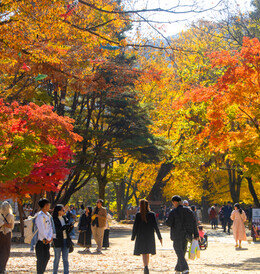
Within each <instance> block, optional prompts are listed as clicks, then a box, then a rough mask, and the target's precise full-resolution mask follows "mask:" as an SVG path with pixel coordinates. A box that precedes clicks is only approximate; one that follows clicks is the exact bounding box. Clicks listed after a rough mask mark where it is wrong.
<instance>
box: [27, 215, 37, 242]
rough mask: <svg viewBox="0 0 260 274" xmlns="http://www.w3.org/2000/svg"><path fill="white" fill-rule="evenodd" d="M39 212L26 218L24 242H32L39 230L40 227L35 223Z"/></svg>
mask: <svg viewBox="0 0 260 274" xmlns="http://www.w3.org/2000/svg"><path fill="white" fill-rule="evenodd" d="M37 215H38V214H35V215H34V216H33V217H31V216H29V217H28V218H27V219H26V220H24V242H25V243H26V244H30V243H31V241H32V239H33V237H34V236H35V234H36V233H37V232H38V228H37V227H36V225H35V220H36V217H37Z"/></svg>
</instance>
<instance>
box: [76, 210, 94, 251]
mask: <svg viewBox="0 0 260 274" xmlns="http://www.w3.org/2000/svg"><path fill="white" fill-rule="evenodd" d="M91 214H92V207H91V206H88V207H86V209H85V212H84V213H83V214H82V215H81V216H80V218H79V225H78V231H79V238H78V245H80V246H83V247H85V248H86V249H85V250H84V251H85V252H87V253H90V250H89V248H90V247H91V237H92V232H91Z"/></svg>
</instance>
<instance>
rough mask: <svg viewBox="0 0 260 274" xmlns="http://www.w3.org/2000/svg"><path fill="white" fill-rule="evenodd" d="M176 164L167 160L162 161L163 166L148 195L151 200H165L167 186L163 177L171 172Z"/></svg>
mask: <svg viewBox="0 0 260 274" xmlns="http://www.w3.org/2000/svg"><path fill="white" fill-rule="evenodd" d="M173 167H174V165H173V163H172V162H166V163H162V164H161V167H160V169H159V171H158V174H157V177H156V180H155V183H154V185H153V187H152V190H151V191H150V193H149V195H148V200H149V201H163V200H164V197H163V188H164V186H165V182H164V181H163V179H164V178H165V177H166V176H167V175H168V174H169V173H170V171H171V170H172V169H173Z"/></svg>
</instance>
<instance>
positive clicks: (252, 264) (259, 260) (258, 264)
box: [205, 257, 260, 271]
mask: <svg viewBox="0 0 260 274" xmlns="http://www.w3.org/2000/svg"><path fill="white" fill-rule="evenodd" d="M205 265H206V266H209V267H214V268H215V267H216V268H229V269H241V270H247V271H250V270H252V271H256V270H260V257H256V258H251V259H247V260H245V261H243V262H242V263H229V264H205Z"/></svg>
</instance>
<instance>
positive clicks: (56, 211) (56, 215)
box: [52, 204, 64, 219]
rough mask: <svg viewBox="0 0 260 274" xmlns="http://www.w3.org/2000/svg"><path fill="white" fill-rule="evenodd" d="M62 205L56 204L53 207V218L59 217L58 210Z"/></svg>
mask: <svg viewBox="0 0 260 274" xmlns="http://www.w3.org/2000/svg"><path fill="white" fill-rule="evenodd" d="M63 207H64V205H62V204H58V205H56V206H55V207H54V210H53V213H52V217H53V219H56V218H58V217H59V211H61V210H62V209H63Z"/></svg>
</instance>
